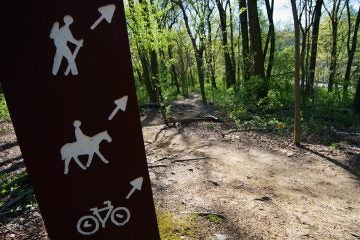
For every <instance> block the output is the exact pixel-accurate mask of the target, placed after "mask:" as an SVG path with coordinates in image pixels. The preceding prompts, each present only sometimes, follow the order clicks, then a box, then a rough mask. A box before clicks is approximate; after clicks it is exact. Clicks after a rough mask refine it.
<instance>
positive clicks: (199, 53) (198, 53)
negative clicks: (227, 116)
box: [173, 0, 206, 104]
mask: <svg viewBox="0 0 360 240" xmlns="http://www.w3.org/2000/svg"><path fill="white" fill-rule="evenodd" d="M173 2H174V3H175V4H177V5H178V6H179V7H180V9H181V11H182V13H183V16H184V22H185V27H186V30H187V32H188V35H189V37H190V40H191V44H192V46H193V49H194V53H195V59H196V66H197V72H198V78H199V84H200V92H201V97H202V101H203V103H205V104H206V93H205V77H204V72H203V71H204V66H203V65H204V61H203V57H204V56H203V55H204V50H205V47H204V45H203V42H202V41H203V40H202V39H201V37H200V39H199V41H197V40H196V39H195V37H194V35H193V33H192V31H191V29H192V28H190V25H189V18H188V16H187V15H186V11H185V8H184V5H183V4H182V2H181V1H175V0H173ZM201 30H202V31H203V30H204V29H201ZM197 42H199V43H197ZM198 44H199V45H200V46H198Z"/></svg>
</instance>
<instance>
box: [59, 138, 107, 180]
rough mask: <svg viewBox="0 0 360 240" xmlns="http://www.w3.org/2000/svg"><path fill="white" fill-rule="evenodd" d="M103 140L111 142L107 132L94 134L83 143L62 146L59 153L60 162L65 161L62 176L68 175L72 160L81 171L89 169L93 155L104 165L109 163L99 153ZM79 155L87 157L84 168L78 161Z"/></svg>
mask: <svg viewBox="0 0 360 240" xmlns="http://www.w3.org/2000/svg"><path fill="white" fill-rule="evenodd" d="M103 140H106V141H107V142H111V141H112V139H111V137H110V136H109V134H108V132H107V131H104V132H101V133H99V134H96V135H95V136H93V137H89V138H88V139H86V140H84V141H78V142H72V143H66V144H65V145H64V146H62V148H61V150H60V152H61V158H62V160H64V161H65V169H64V174H68V173H69V163H70V160H71V159H72V158H73V159H74V160H75V162H76V163H77V164H78V165H79V166H80V167H81V168H82V169H83V170H86V168H88V167H90V164H91V161H92V159H93V156H94V154H95V153H96V155H98V156H99V158H100V159H101V160H102V161H103V162H104V163H106V164H107V163H109V161H108V160H106V159H105V157H104V156H103V155H102V154H101V153H100V151H99V145H100V143H101V142H102V141H103ZM81 155H89V158H88V161H87V164H86V167H85V166H84V165H83V164H82V163H81V162H80V160H79V156H81Z"/></svg>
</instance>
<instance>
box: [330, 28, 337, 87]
mask: <svg viewBox="0 0 360 240" xmlns="http://www.w3.org/2000/svg"><path fill="white" fill-rule="evenodd" d="M331 32H332V38H333V41H332V47H331V56H330V68H329V71H330V75H329V85H328V91H329V92H332V91H333V89H334V83H335V74H336V67H337V33H338V24H337V23H335V22H333V23H332V31H331Z"/></svg>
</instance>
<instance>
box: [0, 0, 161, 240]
mask: <svg viewBox="0 0 360 240" xmlns="http://www.w3.org/2000/svg"><path fill="white" fill-rule="evenodd" d="M5 8H6V9H17V14H16V15H14V14H12V13H11V12H10V11H8V12H6V13H5V19H11V20H12V21H7V22H6V21H1V23H0V24H1V25H0V27H1V30H2V32H3V33H7V34H5V36H3V37H2V38H3V40H4V39H5V43H4V44H2V46H6V48H5V49H3V51H4V52H3V57H4V59H6V61H5V62H4V64H3V66H2V67H4V70H3V71H2V72H3V75H4V76H2V78H1V84H2V87H3V89H4V92H5V96H6V100H7V103H8V107H9V110H10V114H11V117H12V120H13V124H14V128H15V131H16V134H17V137H18V140H19V144H20V148H21V150H22V153H23V156H24V160H25V164H26V167H27V170H28V173H29V176H30V180H31V182H32V185H33V188H34V191H35V194H36V198H37V200H38V202H39V207H40V210H41V213H42V216H43V219H44V222H45V225H46V228H47V231H48V234H49V237H50V239H51V240H64V239H69V240H72V239H97V240H99V239H100V240H103V239H104V240H106V239H128V240H142V239H144V240H157V239H160V237H159V233H158V229H157V222H156V215H155V210H154V203H153V198H152V192H151V185H150V179H149V173H148V169H147V163H146V157H145V150H144V143H143V138H142V133H141V125H140V117H139V112H138V107H137V100H136V93H135V86H134V79H133V75H132V69H131V59H130V49H129V42H128V37H127V31H126V23H125V14H124V7H123V4H122V3H121V2H119V1H113V0H97V1H93V0H91V1H89V0H86V1H85V0H82V1H71V0H55V1H47V0H31V1H23V2H21V3H19V1H6V3H5ZM99 13H100V15H99ZM2 20H3V19H2ZM29 20H30V21H29ZM114 104H115V105H114Z"/></svg>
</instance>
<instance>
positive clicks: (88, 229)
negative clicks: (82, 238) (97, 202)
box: [76, 201, 130, 235]
mask: <svg viewBox="0 0 360 240" xmlns="http://www.w3.org/2000/svg"><path fill="white" fill-rule="evenodd" d="M104 205H107V206H106V207H103V208H97V207H96V208H91V209H90V211H91V212H92V215H85V216H83V217H81V218H80V219H79V220H78V222H77V226H76V228H77V230H78V232H79V233H80V234H83V235H93V234H94V233H96V232H97V231H98V230H99V227H100V223H101V227H102V228H105V227H106V222H107V220H108V219H109V217H110V219H111V222H112V223H113V224H115V225H116V226H119V227H121V226H124V225H125V224H126V223H128V222H129V220H130V211H129V209H127V208H126V207H117V208H114V206H113V205H112V204H111V201H105V202H104ZM104 212H105V215H104V214H103V216H104V217H103V216H101V215H100V213H104Z"/></svg>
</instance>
